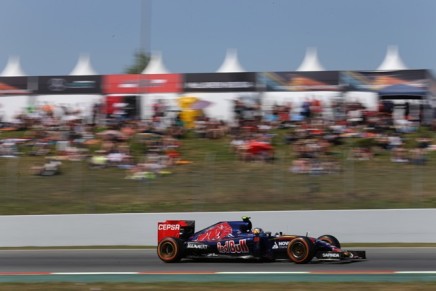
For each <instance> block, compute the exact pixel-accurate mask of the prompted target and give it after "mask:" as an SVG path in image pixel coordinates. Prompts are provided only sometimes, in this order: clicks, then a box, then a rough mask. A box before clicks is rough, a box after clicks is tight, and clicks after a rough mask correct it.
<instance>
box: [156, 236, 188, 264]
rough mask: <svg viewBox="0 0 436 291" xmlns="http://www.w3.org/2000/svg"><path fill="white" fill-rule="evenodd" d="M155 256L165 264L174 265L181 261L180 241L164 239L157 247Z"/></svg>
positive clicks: (169, 238) (171, 238) (170, 238)
mask: <svg viewBox="0 0 436 291" xmlns="http://www.w3.org/2000/svg"><path fill="white" fill-rule="evenodd" d="M157 255H158V256H159V259H161V260H162V261H164V262H165V263H176V262H179V261H180V260H181V259H182V256H183V249H182V241H181V240H180V239H177V238H173V237H166V238H164V239H163V240H161V241H160V242H159V244H158V246H157Z"/></svg>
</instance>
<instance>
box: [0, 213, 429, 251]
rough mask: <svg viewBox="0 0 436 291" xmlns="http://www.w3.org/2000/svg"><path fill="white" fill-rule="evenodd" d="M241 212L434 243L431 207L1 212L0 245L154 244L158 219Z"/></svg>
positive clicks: (344, 232)
mask: <svg viewBox="0 0 436 291" xmlns="http://www.w3.org/2000/svg"><path fill="white" fill-rule="evenodd" d="M243 215H245V216H251V218H252V222H253V226H254V227H261V228H263V229H264V230H265V231H272V232H273V233H274V232H276V231H277V232H278V231H282V232H284V233H290V234H302V235H305V234H306V233H308V234H309V235H311V236H319V235H322V234H326V233H329V234H333V235H335V236H336V237H338V238H339V240H340V241H341V242H344V243H353V242H361V243H363V242H368V243H386V242H398V243H406V242H419V243H435V242H436V228H434V227H433V225H432V221H436V209H387V210H386V209H385V210H323V211H245V212H192V213H187V212H185V213H143V214H84V215H83V214H82V215H23V216H13V215H12V216H0V233H1V239H0V247H23V246H105V245H107V246H117V245H118V246H144V245H146V246H155V245H156V244H157V223H158V222H159V221H164V220H166V219H186V220H195V221H196V230H199V229H201V228H204V227H206V226H209V225H211V224H213V223H215V222H218V221H221V220H239V219H240V218H241V216H243Z"/></svg>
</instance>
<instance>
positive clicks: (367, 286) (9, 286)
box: [0, 282, 436, 291]
mask: <svg viewBox="0 0 436 291" xmlns="http://www.w3.org/2000/svg"><path fill="white" fill-rule="evenodd" d="M435 287H436V284H435V283H433V282H410V283H361V282H353V283H329V282H324V283H310V282H303V283H293V282H287V283H273V282H266V283H261V282H260V283H259V282H258V283H250V282H244V283H218V282H206V283H187V282H176V283H32V284H30V283H29V284H26V283H1V284H0V290H1V291H3V290H8V291H9V290H26V291H42V290H44V291H45V290H52V291H79V290H80V291H82V290H108V291H109V290H124V291H134V290H206V289H207V290H253V291H256V290H387V291H390V290H392V291H394V290H395V291H402V290H434V288H435Z"/></svg>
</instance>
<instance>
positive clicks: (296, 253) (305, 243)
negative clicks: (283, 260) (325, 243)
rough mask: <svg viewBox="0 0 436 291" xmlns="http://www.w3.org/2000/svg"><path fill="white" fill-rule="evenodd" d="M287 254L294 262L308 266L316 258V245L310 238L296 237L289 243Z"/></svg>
mask: <svg viewBox="0 0 436 291" xmlns="http://www.w3.org/2000/svg"><path fill="white" fill-rule="evenodd" d="M287 254H288V257H289V259H290V260H291V261H292V262H294V263H296V264H306V263H308V262H310V261H311V260H312V259H313V257H314V256H315V245H314V244H313V242H312V241H311V240H310V239H309V238H308V237H304V236H300V237H296V238H294V239H293V240H291V242H290V243H289V245H288V248H287Z"/></svg>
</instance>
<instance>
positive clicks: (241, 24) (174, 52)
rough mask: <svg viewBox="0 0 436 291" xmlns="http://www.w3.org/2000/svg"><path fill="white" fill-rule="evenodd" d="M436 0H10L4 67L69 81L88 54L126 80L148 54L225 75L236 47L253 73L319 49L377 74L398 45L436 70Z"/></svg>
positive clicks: (1, 17) (5, 11)
mask: <svg viewBox="0 0 436 291" xmlns="http://www.w3.org/2000/svg"><path fill="white" fill-rule="evenodd" d="M435 16H436V1H435V0H365V1H362V0H219V1H212V0H74V1H59V0H38V1H32V0H1V1H0V37H1V38H0V39H1V41H0V71H2V70H3V68H4V67H5V66H6V63H7V60H8V58H9V57H10V56H17V57H19V58H20V63H21V67H22V69H23V71H24V72H25V73H26V74H27V75H34V76H38V75H39V76H41V75H67V74H69V73H70V72H71V71H72V70H73V68H74V67H75V65H76V63H77V61H78V58H79V56H80V55H81V54H87V55H89V57H90V60H91V64H92V67H93V68H94V70H95V71H96V72H97V73H98V74H121V73H124V72H125V70H126V68H127V67H129V66H130V65H132V64H133V63H134V54H135V53H136V52H138V51H145V52H148V53H154V52H160V53H161V54H162V57H163V62H164V64H165V67H166V68H167V69H168V70H169V71H170V72H173V73H210V72H215V71H216V70H217V69H218V68H219V67H220V66H221V64H222V62H223V61H224V57H225V54H226V51H227V49H236V50H237V53H238V58H239V62H240V64H241V65H242V67H243V68H244V69H245V70H246V71H250V72H263V71H294V70H296V69H297V68H298V66H299V65H300V64H301V62H302V60H303V58H304V55H305V51H306V49H307V48H309V47H315V48H316V49H317V52H318V58H319V61H320V63H321V65H322V66H323V67H324V68H325V69H326V70H375V69H376V68H377V67H378V66H379V65H380V64H381V63H382V61H383V59H384V57H385V54H386V50H387V48H388V46H391V45H395V46H398V49H399V53H400V56H401V59H402V60H403V62H404V64H405V65H406V66H407V67H408V68H410V69H430V70H432V71H433V72H436V17H435Z"/></svg>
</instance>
